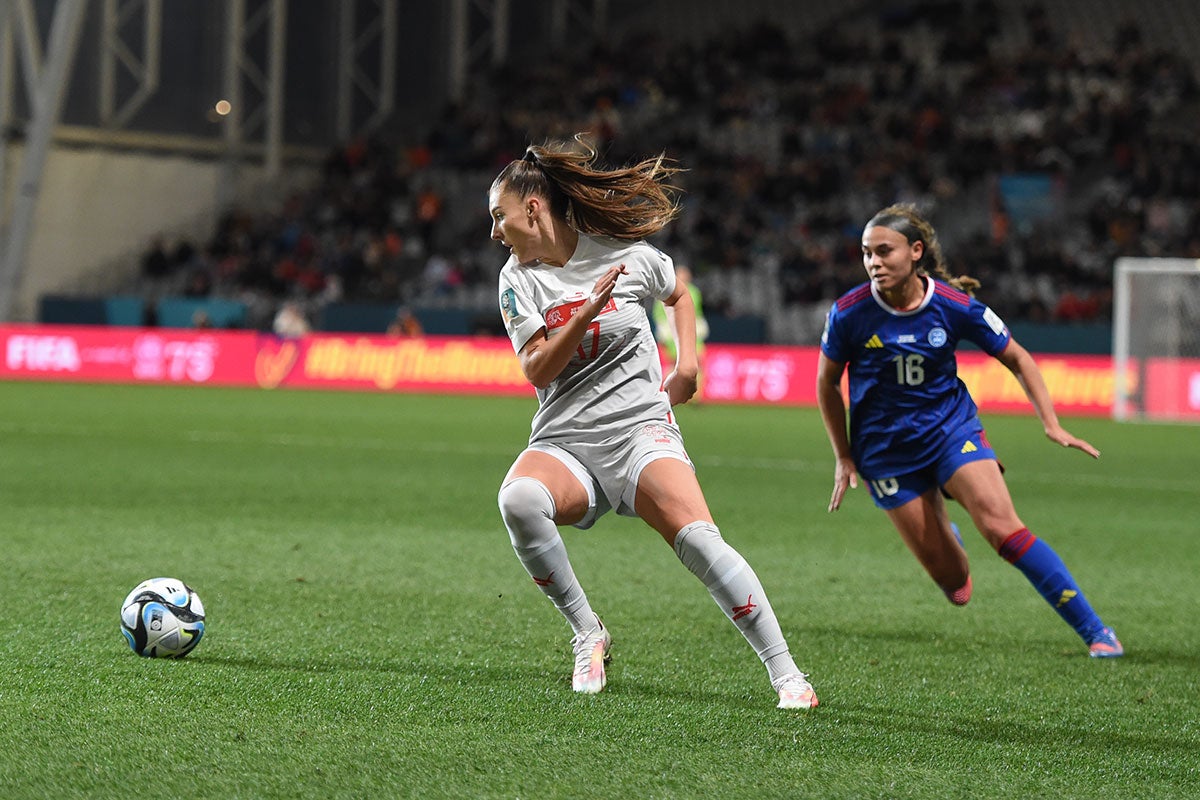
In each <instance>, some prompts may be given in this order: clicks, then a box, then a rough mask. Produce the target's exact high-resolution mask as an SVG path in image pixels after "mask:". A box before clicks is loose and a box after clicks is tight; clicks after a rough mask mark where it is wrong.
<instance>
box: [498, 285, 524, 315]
mask: <svg viewBox="0 0 1200 800" xmlns="http://www.w3.org/2000/svg"><path fill="white" fill-rule="evenodd" d="M500 312H501V313H502V314H504V321H505V323H511V322H512V321H513V320H515V319H516V318H517V317H519V316H521V312H520V310H519V309H518V308H517V293H516V292H514V291H513V290H512V289H505V290H504V294H502V295H500Z"/></svg>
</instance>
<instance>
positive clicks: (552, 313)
mask: <svg viewBox="0 0 1200 800" xmlns="http://www.w3.org/2000/svg"><path fill="white" fill-rule="evenodd" d="M586 302H587V298H585V297H580V298H579V299H578V300H568V301H567V302H565V303H563V304H562V305H557V306H554V308H551V309H550V310H549V311H547V312H546V316H545V320H546V328H547V329H549V330H554V329H555V328H561V327H562V326H563V325H566V324H567V323H568V322H570V321H571V317H573V316H575V312H576V311H578V310H579V309H580V308H581V307H582V306H583V304H584V303H586ZM616 310H617V301H616V300H613V299H612V298H611V297H610V298H608V302H607V303H605V304H604V308H602V309H600V314H611V313H613V312H614V311H616ZM600 314H597V315H596V316H600Z"/></svg>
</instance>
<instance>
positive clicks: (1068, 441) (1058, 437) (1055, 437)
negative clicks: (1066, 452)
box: [1046, 425, 1100, 458]
mask: <svg viewBox="0 0 1200 800" xmlns="http://www.w3.org/2000/svg"><path fill="white" fill-rule="evenodd" d="M1046 438H1048V439H1049V440H1050V441H1052V442H1054V443H1055V444H1060V445H1062V446H1063V447H1074V448H1075V449H1076V450H1082V451H1083V452H1085V453H1087V454H1088V455H1089V456H1091V457H1092V458H1099V457H1100V451H1099V450H1097V449H1096V448H1094V447H1092V446H1091V445H1090V444H1088V443H1087V442H1085V441H1084V440H1083V439H1080V438H1079V437H1078V436H1072V435H1071V434H1070V433H1068V432H1067V430H1066V429H1065V428H1063V427H1062V426H1061V425H1058V426H1055V427H1053V428H1047V429H1046Z"/></svg>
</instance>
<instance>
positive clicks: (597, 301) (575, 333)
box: [519, 264, 627, 389]
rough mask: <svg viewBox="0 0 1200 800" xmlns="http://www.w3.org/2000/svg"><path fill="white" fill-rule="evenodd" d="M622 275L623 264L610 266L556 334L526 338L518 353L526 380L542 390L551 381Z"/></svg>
mask: <svg viewBox="0 0 1200 800" xmlns="http://www.w3.org/2000/svg"><path fill="white" fill-rule="evenodd" d="M625 274H627V273H626V271H625V265H624V264H619V265H617V266H615V267H610V268H609V269H608V270H607V271H606V272H605V273H604V274H603V275H601V276H600V279H599V280H598V281H596V285H595V287H594V288H593V289H592V293H591V295H590V296H589V297H588V299H587V301H586V302H584V304H583V305H582V306H580V307H579V310H578V311H576V312H575V315H574V316H573V317H571V319H570V321H569V322H567V324H566V325H564V326H563V328H562V331H560V332H559V334H558V335H557V336H555V337H553V338H551V337H549V336H547V335H546V329H545V328H543V329H542V330H541V331H539V332H538V333H536V334H534V335H533V336H531V337H530V338H529V341H528V342H526V343H525V345H524V346H523V347H522V348H521V352H520V354H519V357H520V359H521V371H522V372H524V373H525V379H526V380H528V381H529V382H530V383H532V384H533V385H534V386H536V387H537V388H539V389H545V388H546V387H547V386H549V385H550V384H551V383H553V382H554V379H555V378H557V377H558V376H559V374H560V373H562V371H563V370H564V369H566V366H567V364H568V363H570V361H571V358H572V357H573V356H574V355H575V348H577V347H579V343H580V342H582V341H583V337H584V335H585V334H586V333H587V329H588V325H591V324H592V320H594V319H595V318H596V315H597V314H599V313H600V310H601V309H603V308H604V305H605V304H606V303H607V302H608V299H609V298H610V297H612V293H613V289H614V288H616V285H617V277H618V276H620V275H625Z"/></svg>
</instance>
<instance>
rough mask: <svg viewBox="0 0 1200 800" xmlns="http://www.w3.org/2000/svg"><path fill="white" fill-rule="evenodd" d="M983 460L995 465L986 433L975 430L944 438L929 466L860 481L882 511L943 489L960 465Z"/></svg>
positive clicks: (994, 458) (993, 454) (994, 452)
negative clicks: (943, 443) (940, 447)
mask: <svg viewBox="0 0 1200 800" xmlns="http://www.w3.org/2000/svg"><path fill="white" fill-rule="evenodd" d="M984 459H990V460H992V461H996V460H997V459H996V451H994V450H993V449H992V446H991V445H990V444H988V440H987V433H986V432H984V430H983V429H982V428H978V429H976V430H974V431H970V432H969V433H964V434H963V435H959V436H950V437H948V438H947V439H946V442H945V446H944V447H943V448H942V450H941V452H939V453H938V454H937V457H936V458H935V459H934V460H933V462H932V463H930V464H928V465H927V466H924V467H922V468H921V469H918V470H916V471H914V472H907V473H905V474H903V475H897V476H895V477H893V478H875V479H873V480H868V479H866V478H864V479H863V480H864V481H865V482H866V484H867V491H868V492H870V494H871V499H872V500H874V501H875V505H877V506H879V507H880V508H882V509H885V510H887V509H892V508H899V507H900V506H902V505H904V504H905V503H907V502H908V501H910V500H913V499H916V498H918V497H920V496H921V495H923V494H925V492H927V491H929V490H930V489H932V488H934V487H935V486H936V487H941V486H942V485H944V484H945V483H946V481H948V480H950V476H951V475H953V474H954V473H955V472H957V471H958V468H959V467H961V466H962V465H963V464H969V463H971V462H972V461H983V460H984ZM947 496H949V495H947Z"/></svg>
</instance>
